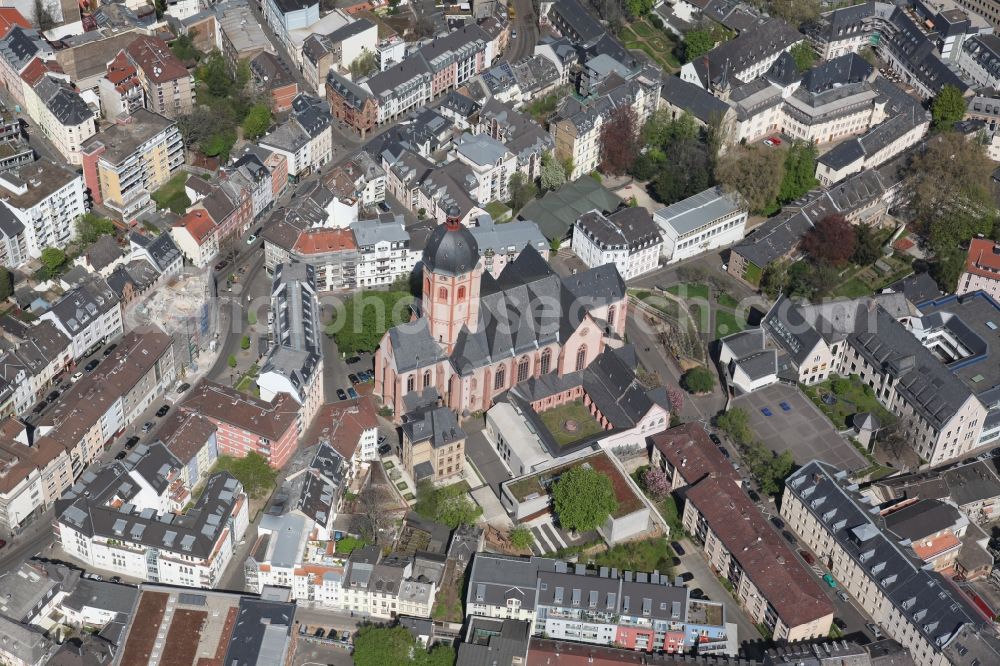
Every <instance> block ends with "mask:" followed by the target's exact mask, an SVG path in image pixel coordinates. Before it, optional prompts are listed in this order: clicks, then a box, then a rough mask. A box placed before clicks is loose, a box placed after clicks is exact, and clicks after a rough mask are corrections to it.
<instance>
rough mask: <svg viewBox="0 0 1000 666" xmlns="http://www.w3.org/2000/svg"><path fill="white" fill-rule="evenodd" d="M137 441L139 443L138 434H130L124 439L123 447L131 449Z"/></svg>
mask: <svg viewBox="0 0 1000 666" xmlns="http://www.w3.org/2000/svg"><path fill="white" fill-rule="evenodd" d="M138 443H139V437H138V435H132V436H131V437H129V438H128V439H126V440H125V448H126V449H128V450H129V451H131V450H132V449H134V448H135V445H136V444H138Z"/></svg>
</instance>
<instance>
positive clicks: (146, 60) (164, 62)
mask: <svg viewBox="0 0 1000 666" xmlns="http://www.w3.org/2000/svg"><path fill="white" fill-rule="evenodd" d="M125 50H126V51H127V52H128V56H129V59H130V60H131V61H132V62H133V63H135V66H136V67H138V68H140V69H141V70H142V71H143V73H144V74H145V75H146V78H148V79H149V80H151V81H153V82H154V83H164V82H166V81H173V80H175V79H180V78H184V77H187V76H189V74H188V71H187V68H186V67H184V63H182V62H181V61H180V59H179V58H178V57H177V56H175V55H174V54H173V51H171V50H170V47H169V46H167V43H166V42H165V41H163V40H162V39H159V38H157V37H150V36H148V35H143V36H141V37H139V38H137V39H136V40H135V41H134V42H132V43H131V44H129V45H128V46H127V47H126V48H125Z"/></svg>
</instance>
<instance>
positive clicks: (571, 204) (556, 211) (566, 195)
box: [518, 175, 622, 240]
mask: <svg viewBox="0 0 1000 666" xmlns="http://www.w3.org/2000/svg"><path fill="white" fill-rule="evenodd" d="M621 204H622V200H621V199H620V198H618V197H617V196H615V195H614V194H613V193H612V192H611V191H610V190H608V189H606V188H605V187H604V186H602V185H601V184H600V183H598V182H597V181H596V180H594V179H593V178H591V177H590V176H589V175H585V176H581V177H579V178H577V179H576V180H574V181H572V182H569V183H566V184H565V185H563V186H562V187H560V188H559V189H558V190H552V191H551V192H546V193H545V196H543V197H542V198H541V199H535V200H534V201H530V202H529V203H528V205H526V206H525V207H524V208H522V209H521V212H520V213H519V214H518V217H519V218H521V219H522V220H531V221H532V222H534V223H535V224H537V225H538V228H539V229H541V230H542V233H543V234H545V237H546V238H548V239H550V240H551V239H553V238H558V239H563V238H565V237H566V235H567V234H568V233H569V230H570V229H571V228H572V227H573V224H574V223H575V222H576V219H577V218H578V217H580V215H582V214H584V213H586V212H588V211H591V210H599V211H601V212H607V213H611V212H613V211H615V210H617V209H618V207H619V206H620V205H621Z"/></svg>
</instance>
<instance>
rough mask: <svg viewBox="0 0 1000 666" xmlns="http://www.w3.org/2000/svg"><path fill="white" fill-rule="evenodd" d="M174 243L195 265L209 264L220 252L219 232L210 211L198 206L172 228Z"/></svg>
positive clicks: (200, 266) (199, 266)
mask: <svg viewBox="0 0 1000 666" xmlns="http://www.w3.org/2000/svg"><path fill="white" fill-rule="evenodd" d="M170 235H171V237H172V238H173V239H174V243H176V244H177V247H178V248H179V249H180V251H181V252H182V253H183V254H184V257H185V258H186V259H187V260H188V261H190V262H191V263H192V264H193V265H194V266H197V267H198V268H202V267H204V266H207V265H208V264H209V263H210V262H211V261H212V260H213V259H214V258H215V255H217V254H218V253H219V233H218V229H217V228H216V226H215V222H214V221H212V217H211V216H210V215H209V214H208V211H206V210H204V209H202V208H196V209H195V210H192V211H189V212H188V213H187V214H185V215H184V217H182V218H181V219H180V220H178V222H177V223H176V224H174V225H173V226H172V227H171V228H170Z"/></svg>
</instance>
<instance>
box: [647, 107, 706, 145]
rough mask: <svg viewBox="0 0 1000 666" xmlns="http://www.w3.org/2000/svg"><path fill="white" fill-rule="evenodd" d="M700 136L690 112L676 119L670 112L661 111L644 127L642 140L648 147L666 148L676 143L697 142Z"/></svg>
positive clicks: (655, 113)
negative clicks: (684, 141) (681, 141)
mask: <svg viewBox="0 0 1000 666" xmlns="http://www.w3.org/2000/svg"><path fill="white" fill-rule="evenodd" d="M698 134H699V129H698V124H697V123H696V122H695V119H694V116H692V115H691V114H690V113H689V112H687V111H685V112H684V113H682V114H681V115H680V116H678V117H676V118H674V117H673V116H672V115H671V113H670V111H667V110H666V109H661V110H660V111H656V112H654V113H653V115H651V116H650V117H649V120H647V121H646V124H645V125H643V126H642V134H641V138H642V141H643V143H645V144H646V145H647V146H653V147H656V148H666V147H667V146H669V145H670V144H672V143H674V142H675V141H680V140H696V139H697V138H698Z"/></svg>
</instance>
